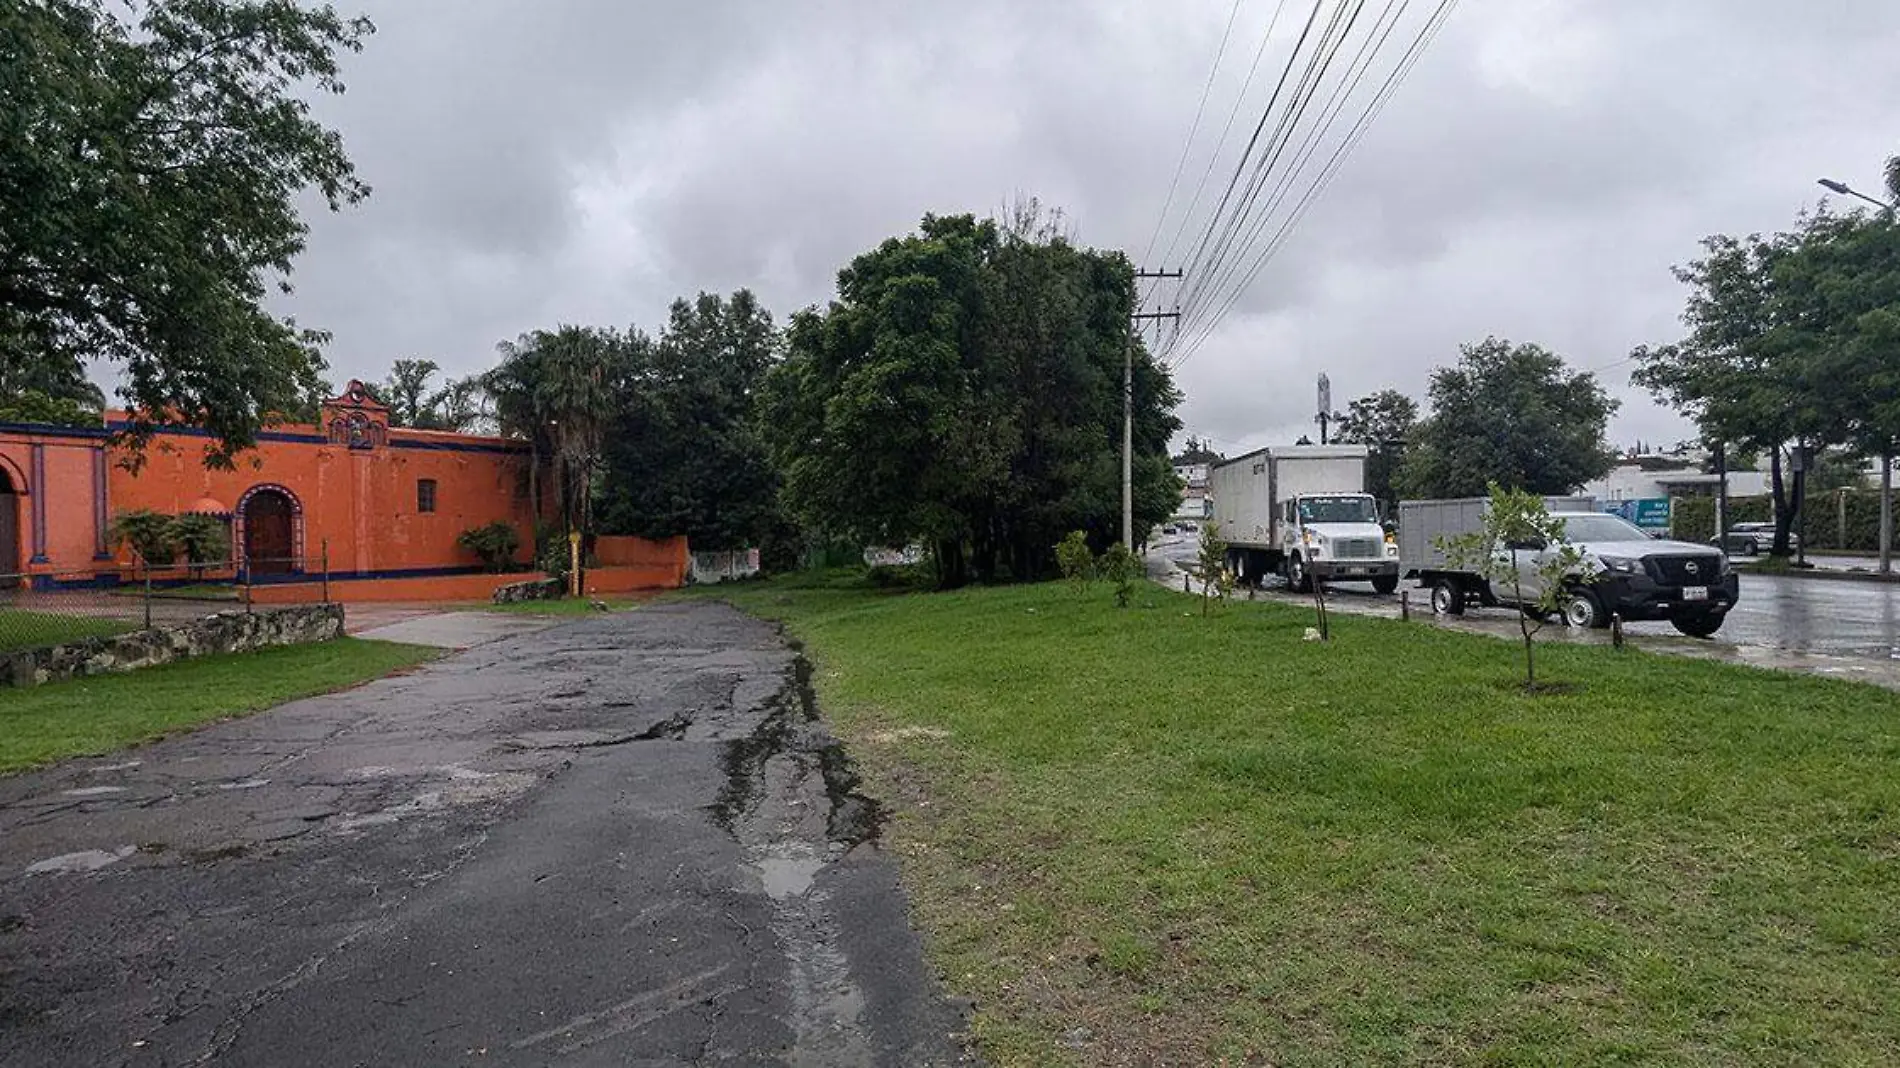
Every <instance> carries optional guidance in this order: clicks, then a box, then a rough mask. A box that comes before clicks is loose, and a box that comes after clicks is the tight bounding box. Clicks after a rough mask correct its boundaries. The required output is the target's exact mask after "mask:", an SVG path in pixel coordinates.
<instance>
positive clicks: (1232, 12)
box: [1141, 0, 1240, 261]
mask: <svg viewBox="0 0 1900 1068" xmlns="http://www.w3.org/2000/svg"><path fill="white" fill-rule="evenodd" d="M1239 14H1240V0H1234V6H1233V7H1231V8H1229V9H1228V11H1227V28H1226V29H1225V30H1222V31H1221V35H1220V47H1218V48H1216V49H1214V65H1213V66H1212V67H1210V68H1208V71H1207V84H1206V85H1204V86H1202V87H1201V102H1200V103H1199V104H1196V105H1195V106H1194V121H1193V122H1192V123H1190V124H1189V125H1188V135H1187V140H1186V141H1185V142H1183V143H1182V145H1181V159H1180V162H1178V163H1176V164H1175V165H1174V178H1173V179H1172V180H1170V181H1169V182H1168V195H1167V196H1166V197H1165V198H1163V199H1162V201H1161V216H1160V217H1159V218H1157V219H1156V220H1155V229H1154V233H1152V234H1149V235H1148V247H1147V248H1145V249H1143V250H1142V252H1141V258H1142V259H1143V260H1144V261H1145V260H1147V258H1148V256H1149V255H1150V254H1151V253H1153V252H1154V250H1155V242H1156V241H1157V240H1159V239H1160V237H1161V228H1162V227H1163V226H1165V225H1167V222H1168V209H1169V208H1171V207H1173V206H1174V191H1175V189H1176V188H1178V187H1179V186H1180V184H1181V172H1182V171H1184V170H1186V169H1187V161H1188V151H1189V150H1190V149H1192V148H1193V147H1194V135H1195V134H1198V133H1200V132H1201V113H1202V112H1203V111H1205V110H1207V96H1208V94H1209V93H1211V92H1213V91H1214V76H1215V75H1217V74H1219V73H1220V61H1221V57H1222V56H1224V55H1226V54H1227V39H1228V38H1229V37H1231V36H1232V35H1233V32H1234V17H1235V16H1237V15H1239Z"/></svg>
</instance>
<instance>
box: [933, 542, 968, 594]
mask: <svg viewBox="0 0 1900 1068" xmlns="http://www.w3.org/2000/svg"><path fill="white" fill-rule="evenodd" d="M969 582H970V571H969V564H968V561H967V559H966V557H965V556H964V551H963V540H962V539H961V538H944V539H942V540H940V541H938V542H937V588H938V589H940V590H955V589H961V588H962V587H964V586H967V585H969Z"/></svg>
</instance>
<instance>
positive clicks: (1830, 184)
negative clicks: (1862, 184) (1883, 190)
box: [1819, 178, 1894, 211]
mask: <svg viewBox="0 0 1900 1068" xmlns="http://www.w3.org/2000/svg"><path fill="white" fill-rule="evenodd" d="M1819 182H1820V186H1821V188H1823V189H1825V190H1827V191H1828V192H1830V193H1839V194H1840V195H1841V196H1844V197H1859V198H1860V199H1862V200H1864V201H1866V202H1867V203H1869V204H1872V205H1873V206H1874V207H1876V208H1880V209H1881V210H1883V211H1893V210H1894V206H1893V205H1892V204H1889V203H1887V202H1886V201H1884V200H1880V199H1877V198H1875V197H1870V196H1868V195H1867V194H1865V193H1863V192H1861V191H1860V190H1858V189H1855V188H1854V187H1853V186H1850V185H1848V184H1847V183H1846V182H1837V181H1835V180H1834V179H1832V178H1822V179H1819Z"/></svg>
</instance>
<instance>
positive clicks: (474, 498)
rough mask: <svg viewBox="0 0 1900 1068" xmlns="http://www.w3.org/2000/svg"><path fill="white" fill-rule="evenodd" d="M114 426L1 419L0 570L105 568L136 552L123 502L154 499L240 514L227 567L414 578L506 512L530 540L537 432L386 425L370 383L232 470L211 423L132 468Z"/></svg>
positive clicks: (272, 431)
mask: <svg viewBox="0 0 1900 1068" xmlns="http://www.w3.org/2000/svg"><path fill="white" fill-rule="evenodd" d="M124 426H125V415H124V413H122V412H117V413H108V418H107V422H106V425H105V426H103V427H54V426H40V425H26V424H0V575H3V574H24V575H26V576H28V577H29V579H30V580H31V581H32V582H33V584H34V585H36V586H56V585H63V584H65V583H68V582H75V581H95V580H96V579H97V578H100V577H103V578H105V579H106V580H108V581H109V580H110V578H111V577H112V576H113V575H115V574H116V569H118V568H120V567H123V566H125V565H129V564H130V563H131V560H130V557H129V555H127V554H126V553H125V552H124V551H123V550H120V549H118V548H117V547H116V546H114V545H113V544H112V539H111V536H110V529H111V524H112V521H113V517H114V516H116V515H118V514H119V513H121V512H126V511H131V510H135V509H150V510H152V511H155V512H161V513H165V514H178V513H183V512H200V513H206V514H210V515H213V516H217V517H220V518H223V519H225V520H226V521H227V522H228V523H229V524H230V533H231V546H232V549H231V560H230V561H229V562H228V565H227V566H228V567H229V568H231V569H234V570H236V571H238V572H239V573H241V574H245V575H247V576H249V577H251V578H253V579H259V578H266V579H285V580H288V579H294V578H296V577H298V576H300V575H314V574H315V573H317V572H318V571H320V570H322V569H323V568H324V567H325V563H326V560H327V570H328V572H329V574H330V575H331V576H332V577H338V578H350V577H357V578H414V577H420V576H429V575H449V574H458V573H468V572H475V571H479V570H480V562H479V561H478V560H477V558H476V556H475V554H474V553H472V552H470V551H469V550H467V549H464V548H462V547H460V546H459V545H457V544H456V537H457V536H458V535H460V534H461V533H462V532H463V531H464V530H467V529H469V528H471V527H478V526H482V525H484V524H487V523H490V522H493V521H495V520H500V521H502V522H505V523H508V524H510V525H512V526H514V527H515V528H516V530H517V531H518V532H519V534H520V535H521V545H522V549H521V552H520V555H521V558H522V559H524V560H525V559H526V558H527V556H528V554H529V552H530V551H531V546H532V545H533V541H534V519H535V508H534V502H533V500H532V499H531V487H532V486H533V485H534V484H535V483H534V479H533V477H532V473H531V466H532V457H531V456H530V454H529V450H528V446H527V444H526V443H524V442H521V441H516V440H512V439H507V438H491V437H479V436H474V435H468V434H454V433H445V432H440V431H428V430H410V429H404V428H398V427H391V426H390V425H389V413H388V409H386V408H385V407H384V406H383V405H381V404H379V403H377V402H376V401H375V400H374V399H373V398H372V397H370V395H369V394H368V392H367V391H366V390H365V389H364V388H363V386H362V384H361V383H358V382H351V383H350V385H349V388H348V389H347V390H345V391H344V393H343V395H342V396H341V397H338V398H336V399H335V400H332V401H329V402H327V403H325V404H324V405H323V408H322V414H321V423H320V424H319V425H317V426H310V425H278V426H273V427H270V428H268V429H266V430H264V431H263V432H261V433H260V434H259V435H258V444H257V448H256V449H255V450H252V451H250V452H247V453H245V454H243V455H240V456H239V457H238V458H237V462H236V466H235V468H234V469H231V470H217V469H211V468H207V467H206V466H205V464H204V449H205V446H206V444H208V442H207V438H206V434H205V432H203V431H199V430H195V429H192V428H189V427H173V428H167V429H164V430H161V431H160V432H159V433H158V434H157V435H156V436H155V437H154V438H153V439H152V441H151V442H150V443H149V444H148V445H147V446H146V448H145V455H144V462H143V464H141V465H139V466H138V467H137V469H136V470H134V469H132V467H131V466H130V465H128V464H124V463H121V462H120V461H122V460H124V459H126V458H127V457H126V456H125V454H123V453H122V452H121V451H120V450H119V449H118V448H117V447H116V446H114V445H113V444H112V443H111V441H110V437H111V435H112V432H113V431H115V430H120V429H123V428H124Z"/></svg>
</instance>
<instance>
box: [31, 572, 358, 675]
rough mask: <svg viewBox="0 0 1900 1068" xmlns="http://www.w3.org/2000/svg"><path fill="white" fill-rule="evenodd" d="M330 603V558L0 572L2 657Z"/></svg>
mask: <svg viewBox="0 0 1900 1068" xmlns="http://www.w3.org/2000/svg"><path fill="white" fill-rule="evenodd" d="M329 600H330V582H329V569H328V567H327V555H326V556H319V557H309V558H288V557H287V558H283V559H269V560H265V559H253V560H246V561H244V563H243V565H242V566H240V567H236V568H233V567H230V566H228V565H227V566H224V567H221V568H219V567H203V566H193V565H188V564H178V565H166V566H153V567H147V566H144V565H140V564H133V565H131V566H120V565H117V564H113V565H108V566H104V567H101V568H100V569H98V570H94V571H66V572H38V573H34V574H0V654H4V653H9V652H16V651H18V650H21V649H33V648H37V647H39V646H44V645H61V644H65V643H67V642H72V641H78V640H80V639H84V638H94V637H107V636H111V635H114V634H124V633H127V632H129V631H134V630H142V629H148V628H151V627H163V626H167V625H170V624H175V623H186V622H190V621H192V620H195V619H202V618H204V617H205V616H209V615H214V614H216V613H218V612H231V611H242V612H249V611H253V610H256V609H258V608H264V607H269V606H270V605H273V604H323V603H328V602H329Z"/></svg>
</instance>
